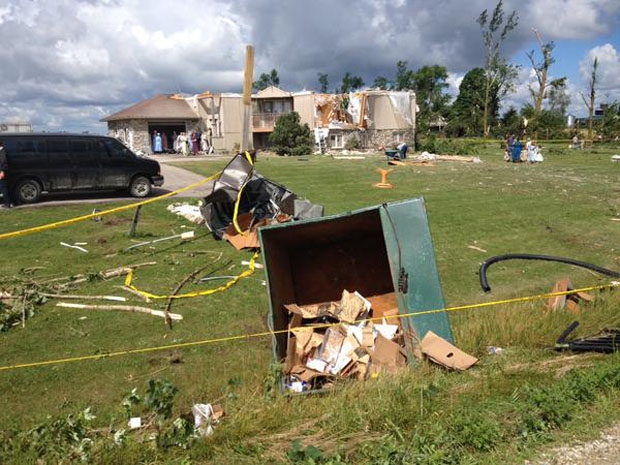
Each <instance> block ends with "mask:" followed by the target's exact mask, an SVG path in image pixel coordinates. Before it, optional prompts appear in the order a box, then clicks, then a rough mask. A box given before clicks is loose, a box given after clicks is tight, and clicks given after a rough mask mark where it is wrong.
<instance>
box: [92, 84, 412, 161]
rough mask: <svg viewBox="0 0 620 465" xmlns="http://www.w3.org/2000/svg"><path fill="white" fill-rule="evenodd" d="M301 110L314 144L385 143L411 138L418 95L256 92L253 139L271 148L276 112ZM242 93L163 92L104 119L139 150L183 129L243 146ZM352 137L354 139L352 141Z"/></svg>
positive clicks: (168, 143)
mask: <svg viewBox="0 0 620 465" xmlns="http://www.w3.org/2000/svg"><path fill="white" fill-rule="evenodd" d="M293 111H295V112H297V113H298V114H299V116H300V122H301V124H307V125H308V126H309V127H310V129H311V130H313V131H314V134H315V142H316V144H317V150H320V151H322V152H323V151H327V150H330V149H335V150H339V149H343V148H345V146H347V145H348V146H355V147H359V148H370V149H375V150H376V149H380V148H383V147H388V146H391V145H396V144H398V143H400V142H408V143H410V144H412V143H413V138H414V131H415V122H416V119H415V118H416V101H415V94H414V93H413V92H393V91H384V90H380V91H379V90H367V91H360V92H355V93H350V94H315V93H314V92H311V91H302V92H286V91H284V90H282V89H279V88H277V87H273V86H272V87H268V88H266V89H263V90H261V91H259V92H257V93H256V94H254V95H253V96H252V122H251V125H252V142H253V145H254V147H255V148H259V149H265V148H268V147H269V135H270V134H271V133H272V132H273V131H274V129H275V126H276V124H277V121H278V118H280V117H281V116H282V115H285V114H287V113H291V112H293ZM243 114H244V112H243V96H242V95H241V94H226V93H221V94H213V93H211V92H203V93H202V94H197V95H193V96H182V95H179V94H167V95H165V94H162V95H157V96H155V97H152V98H150V99H147V100H144V101H142V102H138V103H136V104H135V105H132V106H130V107H128V108H125V109H124V110H121V111H119V112H117V113H114V114H112V115H110V116H107V117H105V118H103V119H102V120H101V121H103V122H106V123H108V133H109V134H110V135H112V136H115V137H117V138H119V139H121V140H122V141H124V142H125V143H126V144H127V145H129V147H131V148H132V149H133V150H135V151H143V152H152V140H153V136H154V134H155V133H160V134H161V136H162V139H163V142H164V150H166V148H168V149H171V148H172V146H173V139H174V138H175V137H176V136H177V135H178V134H179V133H181V132H185V133H187V134H189V133H190V132H191V131H199V132H201V133H205V134H207V135H208V138H209V142H210V144H211V145H212V146H213V148H214V149H215V150H217V151H223V150H233V149H235V148H238V147H239V145H240V144H241V140H242V130H243ZM352 138H355V140H354V141H351V142H352V143H350V144H348V141H349V140H350V139H352Z"/></svg>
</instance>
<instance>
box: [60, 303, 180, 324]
mask: <svg viewBox="0 0 620 465" xmlns="http://www.w3.org/2000/svg"><path fill="white" fill-rule="evenodd" d="M56 306H57V307H66V308H79V309H82V310H121V311H125V312H135V313H147V314H149V315H154V316H159V317H161V318H166V314H165V313H164V312H162V311H161V310H153V309H151V308H147V307H138V306H135V305H89V304H73V303H69V302H58V303H57V304H56ZM168 318H170V319H171V320H182V319H183V315H179V314H178V313H169V314H168Z"/></svg>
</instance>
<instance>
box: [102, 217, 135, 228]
mask: <svg viewBox="0 0 620 465" xmlns="http://www.w3.org/2000/svg"><path fill="white" fill-rule="evenodd" d="M127 223H131V220H130V219H129V218H120V217H116V218H109V219H107V220H105V221H104V222H103V224H104V225H106V226H118V225H119V224H127Z"/></svg>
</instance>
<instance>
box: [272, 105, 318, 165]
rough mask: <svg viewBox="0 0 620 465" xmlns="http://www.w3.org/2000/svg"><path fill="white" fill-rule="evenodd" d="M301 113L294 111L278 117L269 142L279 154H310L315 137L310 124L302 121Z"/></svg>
mask: <svg viewBox="0 0 620 465" xmlns="http://www.w3.org/2000/svg"><path fill="white" fill-rule="evenodd" d="M300 121H301V120H300V118H299V113H297V112H296V111H292V112H291V113H286V114H284V115H282V116H280V117H279V118H278V120H277V121H276V126H275V128H274V130H273V132H272V133H271V134H270V135H269V142H271V143H272V144H273V149H274V150H275V152H276V153H277V154H278V155H308V154H310V153H312V149H313V147H314V137H313V135H312V131H311V130H310V127H309V126H308V124H306V123H304V124H301V123H300Z"/></svg>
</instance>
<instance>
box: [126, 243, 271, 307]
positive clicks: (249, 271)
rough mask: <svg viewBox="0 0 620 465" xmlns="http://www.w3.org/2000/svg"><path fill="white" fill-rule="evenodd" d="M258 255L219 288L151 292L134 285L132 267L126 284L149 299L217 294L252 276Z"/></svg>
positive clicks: (255, 254)
mask: <svg viewBox="0 0 620 465" xmlns="http://www.w3.org/2000/svg"><path fill="white" fill-rule="evenodd" d="M258 255H259V253H258V252H255V253H254V255H252V258H251V259H250V263H249V265H248V269H247V270H245V271H244V272H243V273H241V274H239V275H237V276H235V277H234V278H233V279H231V280H230V281H228V282H226V283H225V284H222V285H221V286H219V287H217V288H214V289H207V290H204V291H194V292H188V293H187V294H176V295H158V294H151V293H150V292H147V291H143V290H141V289H138V288H137V287H136V286H134V285H133V284H132V281H133V269H130V270H129V273H127V277H126V278H125V286H126V287H128V288H130V289H133V290H134V291H135V292H137V293H138V294H140V295H143V296H144V297H148V298H149V299H187V298H192V297H200V296H206V295H211V294H215V293H216V292H222V291H225V290H227V289H228V288H230V287H232V286H234V285H235V284H237V282H239V281H240V280H242V279H243V278H247V277H248V276H251V275H252V274H253V273H254V263H255V262H256V259H257V258H258Z"/></svg>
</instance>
